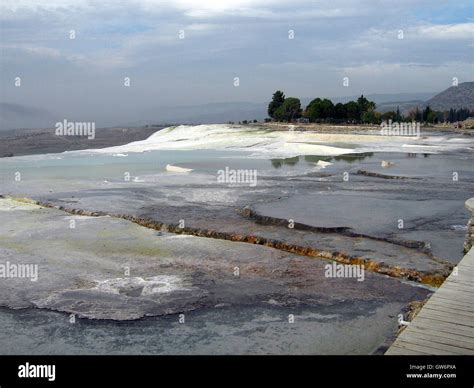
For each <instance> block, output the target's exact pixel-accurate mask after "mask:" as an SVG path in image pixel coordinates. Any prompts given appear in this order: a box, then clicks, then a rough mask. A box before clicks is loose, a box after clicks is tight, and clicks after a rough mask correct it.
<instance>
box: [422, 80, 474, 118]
mask: <svg viewBox="0 0 474 388" xmlns="http://www.w3.org/2000/svg"><path fill="white" fill-rule="evenodd" d="M425 105H429V106H430V108H431V109H434V110H440V111H445V110H449V109H450V108H456V109H460V108H467V109H470V110H474V82H463V83H461V84H459V85H458V86H451V87H450V88H448V89H446V90H444V91H442V92H441V93H439V94H437V95H436V96H434V97H433V98H430V99H429V100H428V101H426V103H425Z"/></svg>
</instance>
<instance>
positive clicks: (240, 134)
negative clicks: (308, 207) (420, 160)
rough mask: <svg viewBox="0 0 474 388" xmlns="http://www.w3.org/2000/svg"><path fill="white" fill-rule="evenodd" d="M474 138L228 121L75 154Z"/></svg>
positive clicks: (282, 149) (438, 146) (296, 151)
mask: <svg viewBox="0 0 474 388" xmlns="http://www.w3.org/2000/svg"><path fill="white" fill-rule="evenodd" d="M469 145H472V141H466V140H465V139H461V138H447V137H445V136H424V137H423V138H418V137H409V136H382V135H380V134H377V133H374V132H373V131H372V132H370V131H367V133H362V134H361V133H321V132H318V131H292V130H291V128H290V129H287V130H285V129H283V130H282V129H279V130H276V129H271V128H266V127H248V126H239V125H226V124H212V125H211V124H209V125H180V126H177V127H168V128H164V129H162V130H159V131H157V132H155V133H154V134H152V135H151V136H150V137H148V138H147V139H145V140H140V141H135V142H132V143H129V144H124V145H121V146H115V147H108V148H102V149H91V150H83V151H69V152H75V153H88V154H90V153H93V154H115V155H118V154H124V155H125V154H127V153H129V152H149V151H156V150H218V151H239V152H249V153H250V156H251V157H254V158H262V159H269V158H289V157H294V156H299V155H320V156H337V155H343V154H348V153H355V152H376V151H379V152H404V151H405V150H404V148H406V147H408V148H411V150H410V152H427V150H429V151H430V152H433V153H434V152H439V151H445V150H447V149H449V150H454V149H466V148H468V147H469Z"/></svg>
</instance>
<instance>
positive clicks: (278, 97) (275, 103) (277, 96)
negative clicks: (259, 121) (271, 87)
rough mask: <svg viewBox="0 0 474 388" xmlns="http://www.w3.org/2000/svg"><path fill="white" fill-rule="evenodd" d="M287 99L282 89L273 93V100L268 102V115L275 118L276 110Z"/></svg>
mask: <svg viewBox="0 0 474 388" xmlns="http://www.w3.org/2000/svg"><path fill="white" fill-rule="evenodd" d="M284 101H285V94H284V93H283V92H282V91H281V90H277V91H276V92H275V93H273V97H272V101H271V102H270V104H268V115H269V116H270V117H271V118H275V111H276V110H277V109H278V108H279V107H280V106H282V104H283V102H284Z"/></svg>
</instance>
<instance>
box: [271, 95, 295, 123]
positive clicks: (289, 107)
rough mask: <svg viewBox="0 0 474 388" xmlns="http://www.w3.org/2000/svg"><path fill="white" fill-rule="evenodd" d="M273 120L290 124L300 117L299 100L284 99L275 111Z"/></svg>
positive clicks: (292, 98)
mask: <svg viewBox="0 0 474 388" xmlns="http://www.w3.org/2000/svg"><path fill="white" fill-rule="evenodd" d="M274 115H275V119H276V120H278V121H288V122H291V121H293V120H296V119H297V118H299V117H301V102H300V100H299V98H295V97H288V98H285V101H284V102H283V104H282V105H281V106H280V107H279V108H278V109H277V110H276V111H275V113H274Z"/></svg>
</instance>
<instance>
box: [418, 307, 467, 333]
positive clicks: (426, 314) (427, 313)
mask: <svg viewBox="0 0 474 388" xmlns="http://www.w3.org/2000/svg"><path fill="white" fill-rule="evenodd" d="M418 316H420V317H423V318H428V319H430V318H433V319H437V320H439V321H443V322H449V323H455V324H457V325H462V326H466V327H472V328H473V330H474V319H472V318H464V317H461V316H459V315H450V314H443V313H437V312H436V311H433V310H428V309H422V310H421V311H420V312H419V313H418ZM415 319H416V318H415Z"/></svg>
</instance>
